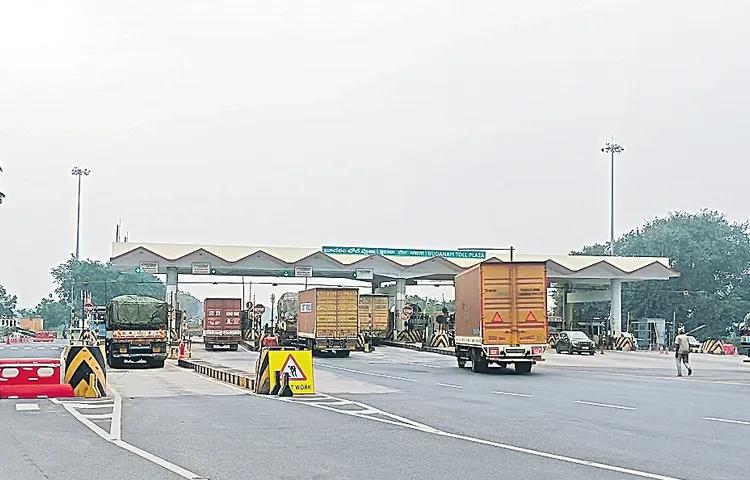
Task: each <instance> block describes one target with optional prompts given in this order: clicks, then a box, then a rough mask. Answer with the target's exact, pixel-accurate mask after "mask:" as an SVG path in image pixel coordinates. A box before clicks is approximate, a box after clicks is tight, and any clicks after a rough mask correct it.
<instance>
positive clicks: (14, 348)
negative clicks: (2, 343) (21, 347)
mask: <svg viewBox="0 0 750 480" xmlns="http://www.w3.org/2000/svg"><path fill="white" fill-rule="evenodd" d="M10 349H11V350H18V347H10Z"/></svg>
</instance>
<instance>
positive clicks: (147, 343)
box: [105, 295, 169, 368]
mask: <svg viewBox="0 0 750 480" xmlns="http://www.w3.org/2000/svg"><path fill="white" fill-rule="evenodd" d="M105 323H106V328H107V341H106V349H107V364H108V365H109V366H110V367H113V368H117V367H122V365H123V363H124V362H125V361H126V360H129V361H134V362H137V361H140V360H145V361H146V362H147V363H148V364H149V365H150V366H152V367H163V366H164V360H165V359H166V357H167V329H168V327H169V305H168V304H167V302H165V301H164V300H159V299H156V298H152V297H145V296H142V295H120V296H119V297H115V298H113V299H112V300H110V302H109V303H108V304H107V314H106V319H105Z"/></svg>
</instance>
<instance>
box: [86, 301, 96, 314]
mask: <svg viewBox="0 0 750 480" xmlns="http://www.w3.org/2000/svg"><path fill="white" fill-rule="evenodd" d="M93 311H94V306H93V305H92V304H90V303H87V304H85V305H84V306H83V313H85V314H86V315H88V314H89V313H91V312H93Z"/></svg>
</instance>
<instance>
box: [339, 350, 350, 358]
mask: <svg viewBox="0 0 750 480" xmlns="http://www.w3.org/2000/svg"><path fill="white" fill-rule="evenodd" d="M349 353H350V352H349V350H339V351H337V352H336V356H337V357H339V358H346V357H348V356H349Z"/></svg>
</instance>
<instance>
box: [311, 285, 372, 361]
mask: <svg viewBox="0 0 750 480" xmlns="http://www.w3.org/2000/svg"><path fill="white" fill-rule="evenodd" d="M358 304H359V290H358V289H356V288H313V289H310V290H303V291H301V292H299V297H298V308H299V310H298V315H297V337H298V343H299V344H301V346H303V347H305V348H308V349H310V350H312V351H313V353H317V352H334V353H335V354H336V356H339V357H348V356H349V352H351V351H352V350H354V349H355V348H356V347H357V334H358V333H359V328H358V318H357V308H358Z"/></svg>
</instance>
